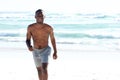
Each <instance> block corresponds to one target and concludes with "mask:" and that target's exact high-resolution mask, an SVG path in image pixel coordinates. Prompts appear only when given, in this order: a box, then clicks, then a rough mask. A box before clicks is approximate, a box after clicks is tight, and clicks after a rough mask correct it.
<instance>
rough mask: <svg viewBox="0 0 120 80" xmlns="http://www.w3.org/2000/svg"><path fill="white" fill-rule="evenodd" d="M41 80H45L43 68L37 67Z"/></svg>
mask: <svg viewBox="0 0 120 80" xmlns="http://www.w3.org/2000/svg"><path fill="white" fill-rule="evenodd" d="M37 71H38V77H39V80H43V75H42V67H37Z"/></svg>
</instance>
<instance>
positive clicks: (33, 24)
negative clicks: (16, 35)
mask: <svg viewBox="0 0 120 80" xmlns="http://www.w3.org/2000/svg"><path fill="white" fill-rule="evenodd" d="M35 25H36V23H32V24H30V25H28V27H32V26H35Z"/></svg>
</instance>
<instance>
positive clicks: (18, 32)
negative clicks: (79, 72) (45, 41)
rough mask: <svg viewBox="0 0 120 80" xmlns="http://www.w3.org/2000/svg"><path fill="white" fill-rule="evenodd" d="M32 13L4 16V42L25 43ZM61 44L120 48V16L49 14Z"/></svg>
mask: <svg viewBox="0 0 120 80" xmlns="http://www.w3.org/2000/svg"><path fill="white" fill-rule="evenodd" d="M34 22H35V19H34V13H32V12H0V41H1V42H2V41H3V42H6V41H7V42H24V41H25V36H26V29H27V26H28V25H29V24H31V23H34ZM45 23H48V24H49V25H51V26H52V27H53V28H54V32H55V37H56V41H57V43H58V44H82V45H98V46H106V47H109V46H111V47H113V48H120V14H100V13H99V14H95V13H93V14H92V13H91V14H82V13H76V14H75V13H74V14H68V13H66V14H65V13H64V14H62V13H61V14H59V13H46V14H45Z"/></svg>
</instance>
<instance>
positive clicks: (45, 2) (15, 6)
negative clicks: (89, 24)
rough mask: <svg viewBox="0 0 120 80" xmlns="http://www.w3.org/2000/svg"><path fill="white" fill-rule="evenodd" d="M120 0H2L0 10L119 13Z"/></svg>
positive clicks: (0, 0)
mask: <svg viewBox="0 0 120 80" xmlns="http://www.w3.org/2000/svg"><path fill="white" fill-rule="evenodd" d="M119 3H120V1H119V0H0V11H36V9H43V10H44V11H49V12H68V13H73V12H75V13H76V12H81V13H119V12H120V4H119Z"/></svg>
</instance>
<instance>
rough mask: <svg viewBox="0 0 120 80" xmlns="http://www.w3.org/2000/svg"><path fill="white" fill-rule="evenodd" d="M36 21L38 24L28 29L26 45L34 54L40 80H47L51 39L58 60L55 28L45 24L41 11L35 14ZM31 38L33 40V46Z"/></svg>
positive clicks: (54, 56) (55, 57) (54, 55)
mask: <svg viewBox="0 0 120 80" xmlns="http://www.w3.org/2000/svg"><path fill="white" fill-rule="evenodd" d="M35 19H36V23H33V24H30V25H29V26H28V28H27V34H26V44H27V47H28V49H29V51H32V52H33V58H34V61H35V65H36V68H37V71H38V77H39V80H47V79H48V72H47V66H48V56H49V55H50V52H51V47H49V45H48V40H49V37H50V40H51V43H52V47H53V50H54V53H53V59H57V49H56V42H55V37H54V32H53V28H52V27H51V26H50V25H48V24H45V23H44V22H43V21H44V15H43V12H42V10H41V9H38V10H37V11H36V12H35ZM31 38H32V40H33V46H32V45H31Z"/></svg>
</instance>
